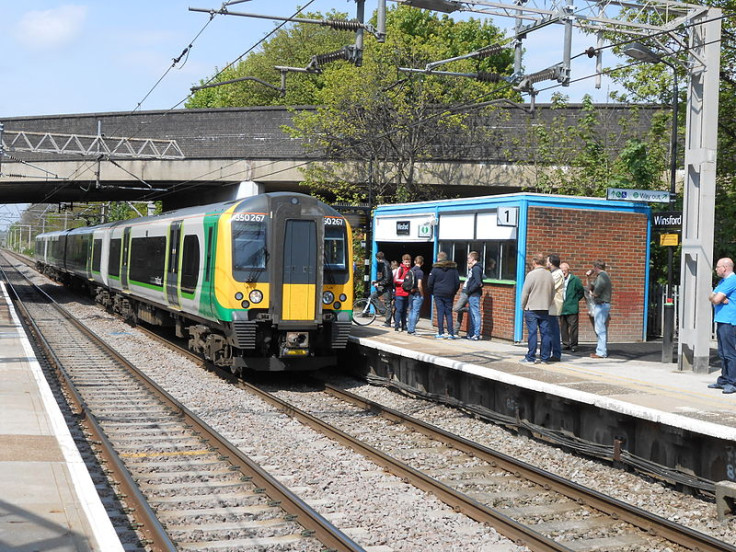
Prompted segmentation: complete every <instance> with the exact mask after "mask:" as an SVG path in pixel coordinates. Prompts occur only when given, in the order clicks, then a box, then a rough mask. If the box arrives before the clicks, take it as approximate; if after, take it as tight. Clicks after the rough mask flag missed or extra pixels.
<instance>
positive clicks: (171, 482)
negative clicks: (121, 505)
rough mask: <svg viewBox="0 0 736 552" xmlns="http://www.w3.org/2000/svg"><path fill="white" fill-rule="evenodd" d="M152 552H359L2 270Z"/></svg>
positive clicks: (69, 319)
mask: <svg viewBox="0 0 736 552" xmlns="http://www.w3.org/2000/svg"><path fill="white" fill-rule="evenodd" d="M0 268H2V270H3V273H4V274H5V278H6V281H7V282H8V283H9V285H10V286H11V287H12V293H13V294H14V295H15V296H16V297H17V299H18V301H19V303H20V304H19V307H20V311H21V313H22V314H23V315H24V318H25V319H26V321H27V322H28V323H29V324H30V326H31V329H32V331H33V333H34V334H36V337H37V339H38V341H39V342H40V343H41V346H42V348H43V350H44V353H45V355H46V356H47V358H48V359H49V361H50V362H51V363H52V364H53V365H54V366H55V368H56V369H57V371H58V372H59V374H60V375H61V377H62V378H63V379H64V380H65V384H66V386H67V391H68V394H69V396H71V397H72V398H73V403H74V406H73V409H74V410H75V411H76V412H77V413H78V414H79V415H80V417H82V418H85V419H86V422H87V425H88V429H89V431H91V432H92V433H93V435H94V439H95V440H96V441H97V443H98V444H99V445H100V446H101V447H102V448H103V449H104V452H103V455H104V457H105V460H104V461H105V463H106V465H107V467H108V468H109V469H110V470H111V472H112V478H113V479H114V480H115V482H116V485H117V487H118V488H119V489H121V492H122V494H123V495H124V499H123V501H124V502H125V503H126V505H127V507H128V508H129V509H130V510H131V511H132V512H133V513H132V516H133V517H134V518H135V520H136V522H137V523H138V524H139V530H140V532H141V533H142V535H143V537H144V539H145V540H146V542H147V543H148V545H149V546H150V548H151V549H153V550H248V549H255V550H265V549H267V548H269V547H272V548H276V549H278V550H300V551H312V550H314V551H322V550H325V549H330V550H344V551H353V550H362V548H361V547H359V546H358V545H357V544H355V543H354V542H353V541H352V540H351V539H349V538H348V537H347V536H345V535H344V534H343V533H342V532H341V531H339V530H338V529H337V528H336V527H334V526H333V525H332V524H330V523H329V522H327V521H326V520H325V519H324V518H323V517H322V516H320V515H319V514H318V513H317V512H316V511H315V510H314V509H312V508H310V507H309V506H308V505H307V504H305V503H304V502H303V501H301V500H300V499H299V497H298V496H296V495H295V494H293V493H292V492H291V491H289V490H288V489H287V488H286V487H285V486H283V485H282V484H280V483H279V482H278V481H277V480H276V479H274V478H273V477H271V476H270V475H269V474H268V473H266V472H265V471H264V470H262V469H261V468H260V467H259V466H258V465H257V464H255V463H254V462H252V461H251V460H250V459H249V458H248V457H246V456H245V455H243V454H242V453H241V452H240V451H239V450H237V448H235V447H233V446H232V445H231V444H230V443H228V442H227V441H226V440H225V439H223V438H222V437H221V436H220V435H219V434H217V433H216V432H215V431H214V430H212V429H211V428H210V427H209V426H207V425H206V424H205V423H204V422H202V421H201V420H199V419H198V418H197V417H196V416H194V415H193V414H192V413H191V412H190V411H189V410H187V409H186V408H185V407H184V406H182V405H181V404H180V403H178V401H176V400H174V399H173V398H172V397H171V396H169V395H168V394H167V393H166V392H165V391H164V390H163V389H161V388H160V387H158V386H157V385H156V384H155V383H154V382H152V381H151V380H150V379H149V378H147V377H146V376H145V375H144V374H142V373H141V372H140V371H139V370H138V369H136V368H135V367H134V366H132V365H131V364H130V363H128V362H127V361H126V360H125V359H124V358H122V357H121V356H120V355H118V354H117V353H115V351H113V350H112V349H110V348H109V347H107V346H106V345H105V344H104V343H103V342H102V341H101V340H100V339H99V338H98V337H97V336H96V335H94V334H93V333H92V332H91V331H90V330H88V329H87V328H85V327H84V326H83V325H81V324H80V323H79V322H77V321H76V320H74V319H73V318H72V317H71V316H70V315H69V314H68V313H66V311H65V310H64V309H63V308H61V307H60V306H59V305H58V304H56V303H54V302H53V301H52V300H51V298H50V297H49V296H48V295H46V294H45V293H43V292H42V291H41V290H40V289H39V288H37V287H36V286H34V285H32V284H31V283H30V282H28V281H27V280H26V279H25V278H24V277H23V275H22V274H21V273H20V272H18V271H16V270H15V269H14V268H12V266H11V265H10V264H9V263H7V262H5V261H4V259H3V260H2V262H1V263H0Z"/></svg>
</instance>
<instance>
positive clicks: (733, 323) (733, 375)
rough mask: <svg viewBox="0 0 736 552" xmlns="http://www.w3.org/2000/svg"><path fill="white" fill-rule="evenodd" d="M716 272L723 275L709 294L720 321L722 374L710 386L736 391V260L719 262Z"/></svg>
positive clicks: (719, 347)
mask: <svg viewBox="0 0 736 552" xmlns="http://www.w3.org/2000/svg"><path fill="white" fill-rule="evenodd" d="M716 274H717V275H718V276H719V277H720V278H721V281H720V282H718V285H717V286H716V287H715V289H714V290H713V293H711V294H710V297H709V299H710V302H711V303H713V307H714V316H713V320H714V321H715V322H716V324H717V325H718V328H717V330H716V337H717V338H718V356H719V357H720V358H721V375H720V376H718V379H717V380H716V382H715V383H711V384H710V385H709V386H708V387H710V388H711V389H723V392H724V393H726V394H727V395H730V394H731V393H736V275H734V272H733V261H732V260H731V259H729V258H728V257H724V258H723V259H719V260H718V262H717V263H716Z"/></svg>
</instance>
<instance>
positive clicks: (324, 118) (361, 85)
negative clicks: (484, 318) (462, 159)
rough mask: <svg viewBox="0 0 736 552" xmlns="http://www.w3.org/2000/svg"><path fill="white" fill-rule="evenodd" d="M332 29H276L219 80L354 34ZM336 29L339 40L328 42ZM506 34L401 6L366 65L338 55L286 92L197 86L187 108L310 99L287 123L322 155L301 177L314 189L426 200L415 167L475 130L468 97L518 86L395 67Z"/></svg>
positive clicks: (502, 59) (493, 69)
mask: <svg viewBox="0 0 736 552" xmlns="http://www.w3.org/2000/svg"><path fill="white" fill-rule="evenodd" d="M333 15H334V14H333ZM320 29H321V28H320ZM331 33H332V35H330V37H331V38H330V40H327V38H326V37H325V36H324V35H323V34H322V33H319V32H317V31H315V30H313V26H310V25H307V24H297V25H295V26H294V28H293V29H291V30H290V31H288V32H287V31H280V32H279V33H277V34H276V36H275V37H274V38H273V39H272V40H270V41H268V42H266V43H264V46H263V50H262V52H259V53H257V54H252V55H251V56H249V57H248V59H246V60H245V61H244V62H243V63H242V64H241V65H240V66H238V68H237V69H236V70H235V72H234V73H233V74H232V75H231V74H227V75H225V74H223V75H222V79H225V78H232V77H233V76H234V75H236V74H245V73H247V74H250V75H253V76H259V75H260V73H258V70H259V68H265V67H266V66H271V67H272V66H273V65H283V64H285V63H287V62H293V63H294V64H296V65H298V66H305V65H306V63H307V62H308V61H309V59H310V57H311V55H313V54H315V53H325V52H328V51H334V50H335V49H339V48H340V47H341V46H344V45H346V44H348V43H349V42H350V41H352V40H353V37H352V35H351V34H350V33H335V32H334V31H331ZM336 36H337V37H339V39H335V41H334V42H331V40H332V38H334V37H336ZM348 37H350V40H346V39H347V38H348ZM502 40H503V37H502V35H501V33H500V31H499V30H498V29H497V28H496V27H494V26H493V25H491V24H490V23H485V22H481V21H479V20H475V19H471V20H469V21H465V22H455V21H453V20H452V19H450V18H449V17H448V16H446V15H444V16H438V15H436V14H434V13H432V12H428V11H424V10H416V9H412V8H409V7H406V6H399V7H396V8H393V9H391V10H389V12H388V14H387V38H386V42H385V43H383V44H381V43H378V42H377V41H376V40H373V39H371V38H370V37H369V36H368V35H366V40H365V51H364V56H363V64H362V67H355V66H354V65H351V64H349V63H347V62H344V61H338V62H335V63H332V64H329V65H325V66H324V67H323V69H322V72H321V73H320V74H316V75H308V76H306V77H303V76H300V77H296V76H294V77H293V78H292V76H290V77H289V79H290V80H289V84H288V85H287V93H286V97H284V98H277V97H275V95H274V94H273V93H272V91H267V92H263V91H261V92H255V91H254V89H253V87H254V86H256V85H253V84H252V83H246V84H243V85H238V87H239V88H238V91H237V92H231V93H229V94H230V95H228V96H226V95H225V93H223V94H221V95H219V96H218V94H219V93H216V92H213V90H218V89H208V90H203V91H201V92H202V93H203V94H202V95H201V96H198V95H199V94H200V92H198V93H197V94H195V97H194V99H193V100H192V102H190V104H188V107H212V106H215V105H217V106H225V105H231V106H232V105H263V103H264V102H265V103H270V104H274V103H283V104H284V105H295V104H297V103H310V104H314V105H316V106H318V107H317V108H316V111H313V112H302V113H299V114H298V115H297V116H296V117H295V125H294V127H293V128H289V129H285V130H286V131H288V132H290V133H291V135H292V136H294V137H296V138H300V139H302V140H303V141H304V143H305V145H306V147H307V148H308V149H310V150H311V151H312V152H313V153H314V155H315V157H316V158H319V159H320V160H322V161H325V162H323V163H312V164H311V165H310V166H309V167H308V168H307V169H306V170H305V171H304V172H305V184H306V185H307V186H309V188H310V189H311V190H312V191H313V192H314V193H315V194H318V195H319V194H323V195H328V196H329V197H330V198H333V199H338V200H340V201H347V202H351V203H356V202H365V201H371V202H374V203H375V202H377V201H381V202H390V201H408V200H413V199H422V198H426V197H429V196H430V195H434V194H435V192H432V191H429V190H424V189H422V188H421V187H420V186H418V185H417V181H416V171H417V166H418V164H419V163H420V162H421V161H423V160H427V159H429V158H431V157H432V154H433V153H436V151H437V149H438V148H442V147H443V146H445V145H447V141H448V140H447V138H448V135H451V134H452V135H457V134H458V133H467V132H469V131H470V130H471V128H472V127H470V126H469V125H467V124H466V120H467V118H468V113H467V108H468V105H469V104H472V103H474V102H476V101H484V100H487V99H489V98H500V97H509V96H511V97H516V93H514V92H512V91H511V90H510V88H509V87H508V86H505V85H499V84H497V83H489V82H479V81H472V80H468V79H467V78H454V77H441V76H437V75H416V74H410V73H402V72H399V71H398V69H397V68H399V67H408V68H424V67H425V66H426V64H427V63H430V62H433V61H438V60H443V59H448V58H452V57H456V56H459V55H463V54H467V53H470V52H472V51H476V50H479V49H480V48H483V47H485V46H489V45H491V44H497V43H499V42H500V41H502ZM340 41H341V43H339V44H338V42H340ZM289 56H291V57H289ZM511 65H512V55H511V53H510V51H508V52H503V53H501V54H497V55H495V56H491V57H486V58H479V59H468V60H461V61H456V62H452V64H451V65H447V66H446V67H447V70H449V71H456V72H464V73H468V72H470V73H477V72H485V73H502V74H508V73H510V70H511ZM444 68H445V67H443V69H444ZM259 78H260V77H259ZM299 79H304V80H305V81H306V83H307V84H304V83H303V84H302V85H301V88H299V89H298V90H299V93H300V94H301V95H300V96H299V98H298V99H300V100H302V101H301V102H298V101H295V97H296V94H297V92H292V91H291V87H292V84H291V83H292V82H293V81H294V82H298V81H299ZM263 94H268V95H269V97H268V98H266V97H264V96H263ZM469 99H470V101H469ZM434 197H436V195H434Z"/></svg>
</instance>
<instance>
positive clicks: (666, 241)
mask: <svg viewBox="0 0 736 552" xmlns="http://www.w3.org/2000/svg"><path fill="white" fill-rule="evenodd" d="M679 238H680V234H660V235H659V245H661V246H662V247H668V246H669V247H677V245H678V244H679V243H680V239H679Z"/></svg>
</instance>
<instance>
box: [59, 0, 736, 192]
mask: <svg viewBox="0 0 736 552" xmlns="http://www.w3.org/2000/svg"><path fill="white" fill-rule="evenodd" d="M240 1H243V0H239V1H232V2H226V3H225V4H223V6H224V5H229V4H237V3H240ZM313 1H314V0H311V1H310V2H309V3H308V4H307V6H305V7H304V8H302V9H300V10H298V11H297V12H296V13H295V15H296V14H298V13H299V12H301V11H303V10H304V9H305V8H306V7H308V6H309V5H310V4H311V3H312V2H313ZM731 15H733V14H728V13H727V14H723V15H722V16H720V17H719V19H723V18H727V17H729V16H731ZM212 17H213V16H211V17H210V19H209V20H208V22H207V24H206V25H205V26H204V27H203V28H202V29H201V30H200V32H199V33H198V34H197V36H196V37H195V39H194V40H196V38H198V37H199V36H200V35H201V34H202V33H203V32H204V30H205V29H206V28H207V26H208V25H209V24H210V22H211V21H212ZM714 19H716V18H713V19H711V20H710V21H712V20H714ZM287 22H288V21H285V22H284V23H282V24H281V25H279V26H278V27H276V28H275V29H273V30H272V31H271V32H270V33H268V34H267V35H266V36H264V37H263V38H262V39H261V40H259V41H258V42H257V43H256V44H254V45H253V46H252V47H251V48H249V49H248V50H246V51H245V52H243V53H242V54H241V55H240V56H239V57H238V58H236V60H234V61H233V62H231V63H229V64H228V65H226V66H225V67H224V68H223V69H222V70H221V71H219V72H218V73H217V74H216V75H214V76H213V77H211V78H210V79H209V81H208V82H212V81H214V80H215V79H216V78H217V77H218V76H219V75H220V74H222V72H223V71H225V70H227V69H228V68H230V67H232V66H233V65H234V64H235V63H237V62H238V61H240V60H241V59H242V58H243V57H244V56H246V55H247V54H248V53H250V52H251V51H252V50H253V49H254V48H256V47H257V46H258V45H259V44H260V43H262V42H263V41H264V40H266V39H267V38H268V37H269V36H271V35H272V34H273V33H275V32H277V31H278V30H279V29H280V28H281V27H282V26H283V25H284V24H286V23H287ZM703 23H706V21H699V22H696V23H690V24H688V25H687V27H692V26H695V25H701V24H703ZM671 32H672V31H671V30H668V31H661V32H659V33H653V34H651V35H649V36H651V37H654V36H658V35H662V34H671ZM649 36H648V37H649ZM640 39H641V37H637V39H636V40H640ZM194 40H193V41H192V43H190V44H189V46H188V47H187V48H185V49H184V50H183V51H182V53H181V54H180V56H179V57H178V58H175V59H174V63H172V66H171V67H169V68H168V69H167V71H166V72H165V73H164V75H162V77H161V78H160V79H159V81H157V83H156V84H155V85H154V87H153V88H152V89H151V91H149V93H148V94H147V95H146V96H145V97H144V98H143V99H142V100H141V101H140V102H139V103H138V104H137V106H136V108H135V109H134V110H133V112H135V111H136V110H137V109H139V107H140V106H141V104H142V103H143V102H144V101H145V100H146V98H147V97H148V96H149V95H150V93H151V92H152V91H153V90H154V89H155V88H156V87H157V86H158V85H159V83H160V82H161V81H162V80H163V78H164V77H165V76H166V75H167V74H168V72H169V71H170V70H171V69H172V68H173V67H174V66H175V65H176V64H177V63H178V62H179V61H180V60H181V58H182V57H183V56H184V54H185V53H186V54H187V55H188V53H189V52H190V51H191V46H192V44H193V42H194ZM632 41H633V40H627V41H622V42H619V43H617V44H612V45H606V46H603V47H601V48H600V50H603V49H609V48H613V47H616V46H617V45H622V44H626V43H628V42H632ZM584 54H586V52H585V51H584V52H581V53H580V54H577V55H576V56H574V57H573V58H572V59H575V58H577V57H580V56H582V55H584ZM624 67H626V66H624ZM624 67H618V68H616V69H611V70H606V71H602V72H598V73H596V74H593V75H590V76H585V77H580V78H577V79H574V80H573V81H572V82H579V81H582V80H585V79H587V78H591V77H592V76H595V75H597V74H608V73H610V72H612V71H614V70H619V69H622V68H624ZM559 86H562V85H560V84H556V85H552V86H550V87H547V88H543V89H541V90H539V91H537V92H540V91H546V90H550V89H554V88H558V87H559ZM190 96H191V94H190V95H187V96H186V97H185V98H184V99H182V100H181V101H180V102H178V103H177V104H176V105H174V106H173V107H171V108H170V109H169V110H167V111H166V112H165V113H163V114H161V115H160V117H161V118H163V117H165V116H166V115H167V114H168V113H169V112H170V111H172V110H173V109H176V108H177V107H179V106H180V105H181V104H182V103H183V102H184V101H186V100H187V99H188V98H189V97H190ZM149 128H150V123H149ZM135 135H136V134H134V135H133V136H135ZM92 162H94V161H90V163H92ZM312 162H313V161H308V162H305V164H308V163H312ZM227 166H228V165H223V167H227ZM80 170H82V167H80V168H78V169H77V170H76V171H74V173H72V175H70V176H69V177H68V179H69V180H70V181H71V179H73V177H74V175H75V174H77V173H78V171H80ZM187 182H191V180H190V181H187ZM69 184H71V182H70V183H69ZM62 188H63V186H61V187H57V189H55V190H53V191H52V192H51V193H50V194H49V195H47V198H46V199H48V198H49V197H51V196H53V195H54V194H55V193H57V192H58V191H59V190H60V189H62Z"/></svg>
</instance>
